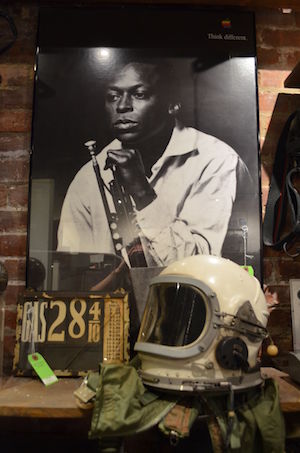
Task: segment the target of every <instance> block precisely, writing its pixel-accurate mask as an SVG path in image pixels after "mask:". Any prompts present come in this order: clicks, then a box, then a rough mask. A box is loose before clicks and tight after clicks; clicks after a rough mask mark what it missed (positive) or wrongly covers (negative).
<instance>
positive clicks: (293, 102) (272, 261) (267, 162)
mask: <svg viewBox="0 0 300 453" xmlns="http://www.w3.org/2000/svg"><path fill="white" fill-rule="evenodd" d="M256 29H257V33H256V35H257V56H258V89H259V116H260V138H261V164H262V165H261V177H262V205H263V214H264V211H265V205H266V202H267V197H268V189H269V182H270V177H271V174H272V166H273V160H274V155H275V152H276V145H277V141H278V138H279V135H280V133H281V130H282V128H283V126H284V123H285V121H286V119H287V117H288V116H289V115H290V113H292V112H293V111H294V110H295V108H297V107H299V105H300V89H299V88H300V77H299V72H298V71H297V68H296V67H297V65H298V63H299V60H300V45H299V43H300V39H299V37H300V14H299V13H298V14H296V13H292V14H283V13H280V12H279V11H266V10H265V11H257V14H256ZM297 72H298V75H297ZM292 78H293V79H295V80H296V79H298V87H299V88H297V84H296V83H289V80H290V79H292ZM287 79H289V80H287ZM287 86H290V87H289V88H287ZM263 253H264V255H263V256H264V280H265V283H266V284H268V285H269V286H270V289H271V290H272V291H276V292H277V293H278V299H279V301H280V304H279V307H278V309H276V310H275V311H273V312H272V314H271V317H270V321H269V330H270V333H271V336H272V337H273V340H274V341H275V342H277V344H278V346H279V348H280V360H279V361H278V363H280V365H285V364H286V353H287V351H290V350H292V349H293V343H292V327H291V312H290V300H289V279H291V278H300V259H299V258H296V259H293V258H290V257H288V256H287V255H285V254H284V253H282V252H277V251H274V250H273V249H271V248H270V247H264V250H263Z"/></svg>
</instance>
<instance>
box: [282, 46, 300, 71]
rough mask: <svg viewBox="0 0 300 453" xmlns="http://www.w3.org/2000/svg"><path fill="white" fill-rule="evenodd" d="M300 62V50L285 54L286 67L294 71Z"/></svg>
mask: <svg viewBox="0 0 300 453" xmlns="http://www.w3.org/2000/svg"><path fill="white" fill-rule="evenodd" d="M299 61H300V50H289V51H287V52H285V53H284V63H285V65H286V67H288V68H291V69H294V68H295V66H296V65H297V64H298V63H299Z"/></svg>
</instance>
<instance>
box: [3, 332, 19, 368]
mask: <svg viewBox="0 0 300 453" xmlns="http://www.w3.org/2000/svg"><path fill="white" fill-rule="evenodd" d="M15 345H16V336H15V334H14V333H11V334H10V335H5V337H4V361H3V362H4V365H3V366H4V373H5V374H8V375H10V374H11V372H12V364H13V357H14V351H15Z"/></svg>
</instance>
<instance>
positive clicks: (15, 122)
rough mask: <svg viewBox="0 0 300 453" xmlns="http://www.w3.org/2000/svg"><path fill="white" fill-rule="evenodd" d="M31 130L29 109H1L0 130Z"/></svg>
mask: <svg viewBox="0 0 300 453" xmlns="http://www.w3.org/2000/svg"><path fill="white" fill-rule="evenodd" d="M30 130H31V111H30V110H2V111H1V115H0V132H29V131H30Z"/></svg>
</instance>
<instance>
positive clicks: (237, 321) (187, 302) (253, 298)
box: [135, 255, 269, 391]
mask: <svg viewBox="0 0 300 453" xmlns="http://www.w3.org/2000/svg"><path fill="white" fill-rule="evenodd" d="M268 316H269V312H268V309H267V303H266V299H265V296H264V293H263V291H262V289H261V286H260V283H259V281H258V280H257V279H256V278H255V277H253V276H251V275H249V274H248V272H247V271H246V270H245V269H243V267H241V266H239V265H238V264H236V263H234V262H232V261H230V260H227V259H224V258H219V257H215V256H211V255H207V256H206V255H196V256H192V257H188V258H185V259H183V260H181V261H176V262H174V263H173V264H171V265H169V266H168V267H167V268H165V269H164V270H163V271H162V272H161V273H160V274H159V276H158V277H156V278H155V279H153V280H152V282H151V284H150V291H149V294H148V301H147V305H146V309H145V312H144V317H143V321H142V324H141V329H140V333H139V337H138V340H137V343H136V345H135V350H136V351H137V352H138V353H139V356H140V359H141V363H142V365H141V370H140V372H141V376H142V378H143V380H144V382H145V383H146V384H148V385H151V386H154V387H159V388H163V389H173V390H183V391H203V390H220V389H222V388H223V387H224V386H228V385H229V386H231V387H232V388H234V389H244V388H248V387H252V386H255V385H258V384H259V383H260V382H261V380H262V379H261V375H260V371H259V367H258V366H257V355H258V350H259V348H260V346H261V342H262V340H263V338H264V337H265V336H266V325H267V321H268Z"/></svg>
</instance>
